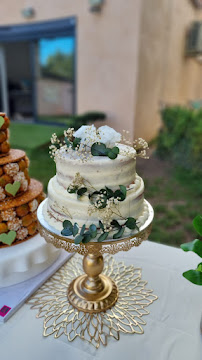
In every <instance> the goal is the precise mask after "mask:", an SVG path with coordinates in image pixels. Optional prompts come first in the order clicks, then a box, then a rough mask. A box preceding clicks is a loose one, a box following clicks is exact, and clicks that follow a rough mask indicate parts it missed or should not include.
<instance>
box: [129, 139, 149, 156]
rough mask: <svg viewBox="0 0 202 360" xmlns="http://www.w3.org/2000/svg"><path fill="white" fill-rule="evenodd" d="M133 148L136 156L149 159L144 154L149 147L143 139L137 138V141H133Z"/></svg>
mask: <svg viewBox="0 0 202 360" xmlns="http://www.w3.org/2000/svg"><path fill="white" fill-rule="evenodd" d="M133 148H134V149H135V150H136V153H137V156H139V157H141V158H144V159H149V156H147V153H146V151H147V150H148V149H149V146H148V143H147V142H146V141H145V140H144V139H142V138H138V139H137V140H134V141H133Z"/></svg>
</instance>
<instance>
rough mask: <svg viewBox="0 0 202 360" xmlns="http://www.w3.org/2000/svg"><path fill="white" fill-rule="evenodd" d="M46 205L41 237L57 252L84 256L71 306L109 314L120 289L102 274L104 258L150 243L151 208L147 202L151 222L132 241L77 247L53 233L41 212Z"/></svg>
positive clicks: (70, 296) (72, 287) (73, 284)
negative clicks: (106, 255) (60, 249)
mask: <svg viewBox="0 0 202 360" xmlns="http://www.w3.org/2000/svg"><path fill="white" fill-rule="evenodd" d="M46 201H47V199H46V200H44V201H43V202H42V203H41V204H40V206H39V208H38V212H37V216H38V220H39V232H40V234H41V236H42V237H44V239H45V240H46V241H47V242H48V243H52V244H53V245H54V246H55V247H57V248H62V249H65V250H66V251H68V252H78V253H79V254H81V255H84V258H83V269H84V272H85V274H83V275H81V276H79V277H77V278H76V279H74V280H73V281H72V282H71V283H70V285H69V287H68V289H67V296H68V299H69V302H70V303H71V304H72V306H73V307H75V308H76V309H77V310H80V311H83V312H86V313H99V312H103V311H106V310H107V309H109V308H111V307H112V306H113V305H114V304H115V303H116V301H117V299H118V289H117V286H116V284H115V282H114V281H113V280H112V279H111V278H110V277H107V276H105V275H104V274H102V271H103V267H104V261H103V254H105V253H109V254H115V253H117V252H119V251H128V250H130V249H131V248H132V247H133V246H139V245H140V244H141V243H142V241H143V240H147V239H148V236H149V234H150V232H151V225H152V220H153V216H154V212H153V208H152V206H151V205H150V204H149V203H148V202H147V201H146V200H145V203H146V204H147V206H148V210H149V216H148V219H147V220H146V222H145V224H144V225H143V226H141V227H140V229H139V232H138V233H136V234H135V235H133V236H132V237H128V238H123V239H120V240H108V241H103V242H101V243H99V242H89V243H87V244H82V243H81V244H78V245H77V244H75V243H74V240H73V239H70V238H67V237H64V236H61V235H59V232H57V231H53V228H51V227H50V226H49V225H48V224H47V222H46V221H45V219H44V217H43V211H42V210H43V206H44V205H45V202H46Z"/></svg>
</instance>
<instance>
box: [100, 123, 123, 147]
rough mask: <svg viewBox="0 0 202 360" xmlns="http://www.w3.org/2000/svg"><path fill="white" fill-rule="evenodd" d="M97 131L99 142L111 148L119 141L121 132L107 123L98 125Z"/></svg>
mask: <svg viewBox="0 0 202 360" xmlns="http://www.w3.org/2000/svg"><path fill="white" fill-rule="evenodd" d="M97 132H98V133H99V135H100V139H101V140H100V142H101V143H103V144H105V145H106V146H107V147H109V148H113V147H114V146H115V145H116V143H118V142H120V141H121V134H120V133H118V132H117V131H116V130H114V129H112V128H111V127H109V126H107V125H104V126H101V127H99V128H98V130H97Z"/></svg>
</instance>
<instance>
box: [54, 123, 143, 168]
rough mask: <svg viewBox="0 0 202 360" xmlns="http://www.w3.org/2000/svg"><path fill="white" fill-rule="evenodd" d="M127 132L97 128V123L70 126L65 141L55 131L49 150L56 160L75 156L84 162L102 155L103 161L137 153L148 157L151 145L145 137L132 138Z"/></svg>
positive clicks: (136, 154) (77, 160)
mask: <svg viewBox="0 0 202 360" xmlns="http://www.w3.org/2000/svg"><path fill="white" fill-rule="evenodd" d="M126 135H128V132H125V133H124V135H123V136H122V135H121V134H120V133H118V132H117V131H115V130H114V129H112V128H111V127H109V126H107V125H104V126H101V127H99V128H98V129H96V127H95V126H94V125H89V126H87V125H82V126H81V127H80V128H79V129H78V130H77V131H74V128H69V129H67V130H65V131H64V140H63V141H62V142H61V141H60V140H59V139H58V138H57V135H56V134H53V135H52V138H51V143H52V145H51V146H50V154H51V157H53V158H54V160H55V161H56V162H57V160H58V159H65V158H66V159H67V158H72V160H73V161H74V162H79V161H81V162H84V163H85V162H89V161H92V159H93V158H94V159H95V158H97V159H99V160H98V161H100V160H101V159H102V162H103V159H104V158H107V159H110V160H115V159H116V158H117V157H125V158H132V159H136V157H137V156H141V157H145V158H146V149H147V148H148V144H147V143H146V141H144V140H143V139H141V138H139V139H138V140H135V141H133V142H131V141H129V140H128V139H127V138H126ZM121 143H122V144H121ZM123 143H125V146H123ZM126 145H127V146H126ZM129 145H130V146H129ZM67 154H68V156H67ZM96 161H97V160H96Z"/></svg>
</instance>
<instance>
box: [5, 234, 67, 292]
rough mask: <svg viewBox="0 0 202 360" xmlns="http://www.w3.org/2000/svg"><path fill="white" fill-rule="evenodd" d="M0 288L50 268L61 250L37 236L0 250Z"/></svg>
mask: <svg viewBox="0 0 202 360" xmlns="http://www.w3.org/2000/svg"><path fill="white" fill-rule="evenodd" d="M0 253H1V256H0V288H1V287H7V286H11V285H14V284H17V283H20V282H22V281H25V280H28V279H30V278H32V277H34V276H36V275H38V274H39V273H41V272H42V271H44V270H45V269H47V268H48V267H49V266H51V265H52V264H53V263H54V262H55V261H56V260H57V258H58V257H59V255H60V253H61V249H56V248H55V247H54V246H53V245H52V244H47V243H46V241H45V240H44V239H43V238H42V237H41V236H40V235H39V234H37V235H35V236H34V237H32V238H31V239H29V240H27V241H26V242H23V243H21V244H18V245H16V246H12V247H9V248H4V249H1V250H0Z"/></svg>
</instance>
